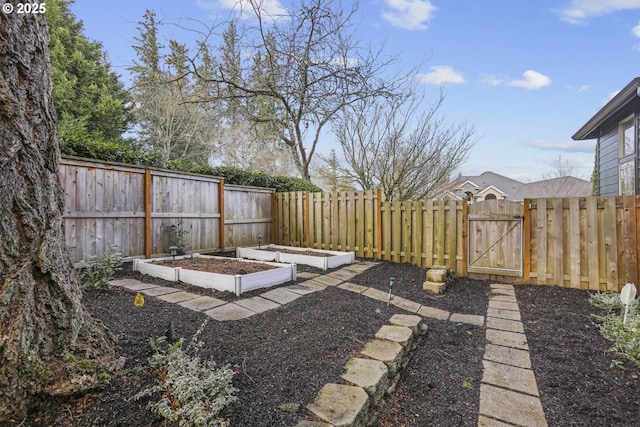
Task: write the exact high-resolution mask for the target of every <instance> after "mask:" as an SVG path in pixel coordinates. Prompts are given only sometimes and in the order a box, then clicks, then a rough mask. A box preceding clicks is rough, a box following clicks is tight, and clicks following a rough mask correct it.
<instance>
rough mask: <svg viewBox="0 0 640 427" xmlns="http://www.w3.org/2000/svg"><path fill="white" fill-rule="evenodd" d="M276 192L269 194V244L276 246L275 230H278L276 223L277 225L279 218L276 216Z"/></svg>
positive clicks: (276, 236)
mask: <svg viewBox="0 0 640 427" xmlns="http://www.w3.org/2000/svg"><path fill="white" fill-rule="evenodd" d="M276 194H277V193H276V192H275V191H274V192H273V193H271V242H270V243H275V244H278V243H279V242H278V235H277V229H278V223H279V219H280V218H279V216H278V197H277V196H276Z"/></svg>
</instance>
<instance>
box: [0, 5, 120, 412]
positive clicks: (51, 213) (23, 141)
mask: <svg viewBox="0 0 640 427" xmlns="http://www.w3.org/2000/svg"><path fill="white" fill-rule="evenodd" d="M2 3H5V2H4V1H3V2H2ZM48 42H49V36H48V31H47V26H46V23H45V18H44V15H38V14H17V13H16V12H15V11H14V12H13V13H0V423H3V422H15V421H19V420H20V419H22V418H24V417H25V416H26V411H27V409H28V407H29V402H30V401H31V399H32V398H33V397H34V396H35V395H36V394H39V395H42V394H58V395H59V394H65V393H76V392H79V391H82V390H86V389H87V388H88V387H91V386H92V385H94V384H95V382H96V378H98V375H97V371H98V369H102V367H105V366H108V364H109V363H110V362H111V361H112V360H113V338H112V335H111V334H109V332H108V331H107V330H106V328H105V327H104V326H102V324H100V323H99V322H97V321H96V320H94V319H93V318H91V317H90V315H89V314H88V313H87V312H86V310H85V309H84V308H83V306H82V304H81V302H80V300H81V293H80V290H79V287H78V277H77V274H76V272H75V270H74V268H73V265H72V263H71V261H70V258H69V256H68V254H67V249H66V247H65V239H64V232H63V222H62V211H63V207H64V206H63V198H62V188H61V185H60V181H59V178H58V163H59V159H60V150H59V147H58V143H57V138H56V119H55V117H56V114H55V111H54V107H53V99H52V94H51V78H50V65H49V49H48ZM69 355H73V356H74V357H73V358H71V357H70V356H69ZM72 359H75V362H71V360H72ZM87 360H90V361H91V363H92V365H91V366H95V370H96V372H95V373H91V372H90V373H89V375H87V373H86V372H82V373H81V372H80V370H79V369H77V368H78V363H80V362H81V361H84V362H85V363H84V364H83V366H84V367H86V366H88V365H87V364H86V362H87Z"/></svg>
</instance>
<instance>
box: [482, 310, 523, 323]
mask: <svg viewBox="0 0 640 427" xmlns="http://www.w3.org/2000/svg"><path fill="white" fill-rule="evenodd" d="M487 316H491V317H499V318H500V319H509V320H517V321H518V322H519V321H521V320H522V319H521V318H520V310H519V309H518V311H513V310H500V309H497V308H488V309H487Z"/></svg>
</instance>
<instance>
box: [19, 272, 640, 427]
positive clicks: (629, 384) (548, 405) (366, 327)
mask: <svg viewBox="0 0 640 427" xmlns="http://www.w3.org/2000/svg"><path fill="white" fill-rule="evenodd" d="M298 267H299V268H298V271H309V272H316V273H320V274H321V273H323V272H322V271H320V270H317V269H314V268H311V267H305V266H302V265H300V266H298ZM118 276H119V277H120V278H124V277H129V278H135V279H138V280H142V281H146V282H151V283H158V284H163V285H167V286H179V287H182V288H185V289H188V290H189V291H192V292H198V293H201V294H203V295H210V296H215V297H216V298H220V299H224V300H226V301H233V300H236V299H238V298H248V297H251V296H254V295H258V294H260V293H261V292H264V290H258V291H253V292H250V293H247V294H243V295H242V296H241V297H237V296H235V295H234V294H231V293H221V292H214V291H212V290H205V289H200V288H195V287H192V286H190V285H186V284H181V283H178V284H176V283H169V282H164V281H162V280H159V279H156V278H153V277H149V276H142V275H140V274H139V273H137V272H133V271H131V266H130V264H129V265H125V268H124V269H123V270H122V271H120V272H119V273H118ZM390 277H393V278H394V279H395V281H394V287H393V293H394V295H399V296H402V297H404V298H406V299H409V300H412V301H415V302H418V303H420V304H423V305H429V306H432V307H436V308H440V309H443V310H447V311H450V312H456V313H465V314H476V315H486V310H487V304H488V297H489V293H490V292H489V282H484V281H474V280H468V279H463V278H457V279H455V280H454V281H453V282H452V283H451V284H450V285H449V286H448V287H447V289H446V291H445V292H444V294H442V295H434V294H430V293H428V292H426V291H423V290H422V282H423V281H424V279H425V270H424V269H421V268H418V267H415V266H412V265H409V264H397V263H390V262H380V263H378V264H377V265H376V266H375V267H372V268H371V269H369V270H368V271H366V272H365V273H363V274H361V275H359V276H356V277H355V278H353V279H352V280H351V282H353V283H357V284H361V285H366V286H370V287H375V288H378V289H381V290H383V291H388V289H389V286H388V284H389V278H390ZM289 284H290V283H289ZM289 284H284V285H280V286H287V285H289ZM515 289H516V297H517V300H518V303H519V306H520V313H521V316H522V322H523V324H524V327H525V332H526V335H527V340H528V343H529V347H530V355H531V361H532V365H533V370H534V373H535V376H536V380H537V382H538V389H539V392H540V399H541V402H542V406H543V408H544V412H545V414H546V417H547V421H548V423H549V425H550V426H634V425H640V405H639V404H638V390H640V369H639V368H638V366H636V365H634V364H632V363H631V362H629V361H625V360H624V359H622V358H621V357H620V356H618V355H617V354H616V353H614V352H612V351H611V343H610V342H608V341H606V340H605V339H603V338H602V337H601V335H600V333H599V331H598V329H597V327H596V324H595V323H594V322H595V319H594V317H593V314H597V313H599V312H600V311H599V309H597V308H595V307H593V306H592V305H590V304H589V302H588V296H589V293H588V292H587V291H584V290H575V289H562V288H557V287H552V286H532V285H516V286H515ZM134 297H135V294H134V293H133V292H131V291H128V290H126V289H123V288H110V289H106V290H87V291H85V292H84V295H83V304H84V305H85V306H86V307H87V309H88V310H89V311H90V312H91V313H92V314H93V316H95V317H96V318H98V319H100V320H101V321H102V322H104V324H105V325H106V326H107V327H108V328H109V329H110V330H111V331H112V332H113V333H114V334H115V336H116V337H117V352H118V355H119V356H123V357H125V358H126V363H125V366H124V368H123V369H122V370H121V371H119V372H116V373H113V375H112V378H111V380H110V381H109V382H108V383H106V384H105V385H104V386H103V387H102V388H101V389H98V390H94V391H92V392H90V393H87V394H85V395H82V396H75V397H73V398H66V399H64V400H55V399H44V398H43V399H41V400H40V401H39V402H37V404H35V405H34V407H33V408H32V410H31V412H30V415H29V417H28V419H26V420H22V423H21V424H20V425H24V426H56V427H57V426H127V427H131V426H171V425H172V424H171V423H165V422H164V420H163V419H161V418H160V417H158V416H157V415H155V414H153V413H152V412H150V411H149V410H148V409H147V405H148V403H149V402H150V401H151V398H149V397H146V398H142V399H139V400H135V399H133V396H134V395H135V394H136V393H138V392H139V391H141V390H142V389H144V388H147V387H150V386H152V385H154V384H156V383H157V381H158V376H157V373H156V372H154V371H153V370H152V369H150V368H149V366H148V363H147V358H148V357H149V344H148V343H149V338H150V337H152V336H162V335H164V334H165V332H166V330H167V327H168V325H169V323H170V322H173V325H174V330H175V332H176V333H177V334H178V335H179V336H180V337H184V338H185V339H186V340H189V339H190V338H191V336H192V335H193V334H194V333H195V332H196V330H197V329H198V328H199V327H200V326H201V325H202V323H203V322H204V321H205V320H207V319H208V318H207V316H206V315H204V314H202V313H198V312H194V311H191V310H188V309H186V308H183V307H181V306H179V305H177V304H171V303H167V302H164V301H161V300H159V299H156V298H152V297H147V298H146V304H145V305H144V307H135V306H134V304H133V300H134ZM396 313H406V312H404V311H402V310H400V309H399V308H396V307H394V306H393V305H391V306H387V304H386V303H384V302H380V301H377V300H373V299H370V298H367V297H365V296H363V295H360V294H358V293H355V292H348V291H344V290H341V289H337V288H334V287H328V288H327V289H325V290H323V291H320V292H315V293H313V294H310V295H306V296H303V297H301V298H298V299H297V300H295V301H293V302H291V303H289V304H286V305H283V306H281V307H279V308H277V309H274V310H270V311H267V312H264V313H262V314H257V315H254V316H252V317H249V318H247V319H243V320H238V321H227V322H218V321H215V320H213V319H208V322H207V324H206V325H205V327H204V330H203V332H202V334H201V335H200V337H199V339H200V340H201V341H202V342H204V344H205V345H204V347H203V348H202V349H201V351H200V356H201V357H202V358H203V359H212V360H214V361H216V362H217V363H218V364H219V365H229V366H230V367H231V368H232V369H234V370H235V371H237V375H236V376H235V377H234V379H233V385H234V386H235V387H236V388H237V389H238V392H237V396H238V402H237V403H236V404H234V405H233V406H231V407H229V408H228V409H227V410H226V411H225V413H224V416H225V417H226V418H227V419H228V420H229V424H230V425H231V426H237V427H247V426H295V425H296V424H297V423H298V422H299V421H301V420H303V419H313V418H312V417H311V415H310V414H309V412H308V411H307V410H306V409H305V406H306V405H307V404H309V403H311V402H312V401H313V400H314V398H315V397H316V395H317V393H318V391H319V390H320V389H321V388H322V386H323V385H324V384H326V383H331V382H334V383H344V381H343V380H342V379H341V378H340V374H341V373H343V371H344V365H345V363H346V362H347V361H348V360H349V359H350V358H352V357H355V356H357V355H358V352H359V351H360V350H361V349H362V348H363V346H364V344H365V343H366V342H367V341H369V340H371V339H373V337H374V335H375V333H376V331H378V329H380V327H381V326H382V325H384V324H386V323H387V322H388V320H389V318H390V317H391V316H393V315H394V314H396ZM424 323H425V324H426V325H427V327H428V330H427V333H426V334H425V335H423V336H422V338H421V339H420V340H419V341H418V346H417V348H416V349H414V350H413V352H412V353H411V354H410V359H409V362H408V365H407V367H406V368H405V369H404V370H403V371H402V378H401V380H400V382H399V384H398V386H397V389H396V390H395V392H394V393H393V394H392V395H390V396H388V397H386V398H385V399H384V403H383V405H382V406H381V407H380V408H379V411H378V414H379V417H378V421H377V425H378V426H380V427H399V426H446V427H450V426H477V425H478V406H479V393H480V380H481V377H482V358H483V351H484V347H485V330H484V328H482V327H477V326H472V325H468V324H460V323H454V322H449V321H441V320H435V319H428V318H426V319H424ZM156 398H157V396H156ZM506 404H508V403H506ZM16 425H17V424H16ZM176 425H177V424H176Z"/></svg>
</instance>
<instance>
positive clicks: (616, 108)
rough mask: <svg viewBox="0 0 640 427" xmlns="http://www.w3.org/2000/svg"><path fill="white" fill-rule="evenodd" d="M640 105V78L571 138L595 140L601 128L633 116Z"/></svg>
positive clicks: (619, 93) (608, 103)
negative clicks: (615, 120) (613, 120)
mask: <svg viewBox="0 0 640 427" xmlns="http://www.w3.org/2000/svg"><path fill="white" fill-rule="evenodd" d="M639 104H640V77H636V78H635V79H633V80H631V82H630V83H629V84H627V85H626V86H625V87H624V88H623V89H622V90H621V91H620V92H618V94H617V95H616V96H614V97H613V98H611V100H610V101H609V102H607V103H606V104H605V106H604V107H602V108H601V109H600V111H598V112H597V113H596V114H594V116H593V117H591V118H590V119H589V120H588V121H587V122H586V123H585V124H584V125H582V127H581V128H580V129H579V130H578V131H577V132H576V133H575V134H574V135H573V136H572V137H571V138H572V139H573V140H574V141H581V140H584V139H595V138H598V137H599V136H600V128H601V127H602V126H603V125H606V124H607V123H610V121H611V119H614V118H617V117H619V118H620V119H621V118H623V117H625V116H627V115H629V114H631V112H632V111H633V109H634V107H636V106H638V105H639Z"/></svg>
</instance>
